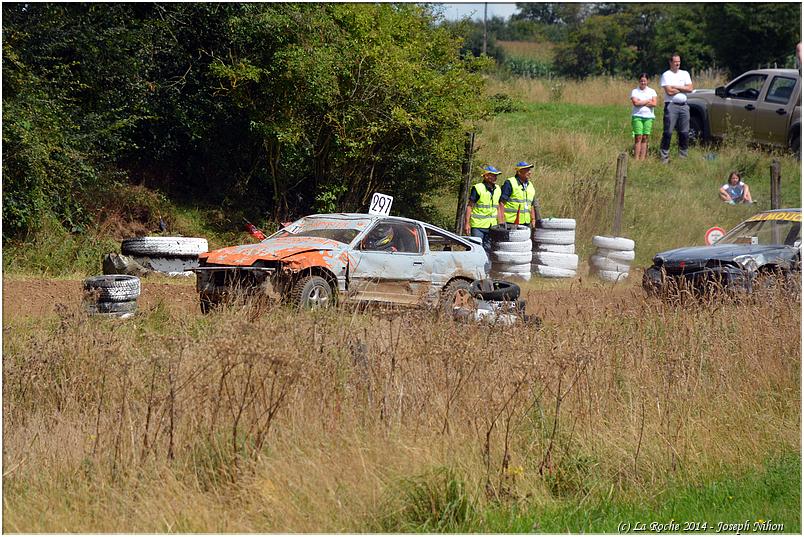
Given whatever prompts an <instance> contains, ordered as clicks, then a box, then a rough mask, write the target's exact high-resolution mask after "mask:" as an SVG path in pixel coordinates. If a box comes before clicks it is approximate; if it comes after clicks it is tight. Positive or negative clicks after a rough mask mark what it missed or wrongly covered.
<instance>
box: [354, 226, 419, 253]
mask: <svg viewBox="0 0 804 537" xmlns="http://www.w3.org/2000/svg"><path fill="white" fill-rule="evenodd" d="M359 249H360V250H365V251H370V252H389V253H395V252H400V253H407V254H420V253H421V252H422V237H421V231H420V230H419V226H417V225H416V224H412V223H408V222H396V221H393V220H380V221H379V222H377V224H376V225H375V226H374V227H373V228H371V230H370V231H369V232H368V233H367V234H366V236H365V237H364V238H363V240H362V241H360V245H359Z"/></svg>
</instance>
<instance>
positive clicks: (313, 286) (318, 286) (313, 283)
mask: <svg viewBox="0 0 804 537" xmlns="http://www.w3.org/2000/svg"><path fill="white" fill-rule="evenodd" d="M289 299H290V303H291V304H295V305H297V306H298V307H299V308H301V309H318V308H328V307H330V306H332V305H333V304H334V303H335V293H334V291H333V290H332V287H330V285H329V282H327V280H325V279H324V278H322V277H321V276H312V275H310V276H305V277H304V278H300V279H299V280H298V281H297V282H296V283H295V284H294V285H293V288H292V289H291V290H290V296H289Z"/></svg>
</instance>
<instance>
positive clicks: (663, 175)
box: [3, 79, 801, 533]
mask: <svg viewBox="0 0 804 537" xmlns="http://www.w3.org/2000/svg"><path fill="white" fill-rule="evenodd" d="M550 84H551V82H547V81H537V80H536V81H522V80H518V81H511V83H508V84H503V83H502V82H499V81H497V82H491V84H490V88H489V91H490V93H491V94H494V93H499V92H506V93H507V94H509V95H510V96H511V97H513V98H514V99H515V100H516V101H517V104H518V109H517V110H516V111H513V112H510V113H504V114H500V115H498V116H496V117H494V118H493V119H490V120H488V121H487V122H486V123H484V124H483V125H482V130H481V131H480V132H479V134H478V139H477V147H478V153H477V155H476V157H475V164H476V165H479V164H482V163H486V162H488V163H491V164H494V165H495V166H497V167H498V168H500V169H503V170H504V172H505V174H506V175H505V176H508V175H510V174H511V173H512V170H511V166H512V164H513V163H514V162H516V161H518V160H522V159H525V160H528V161H530V162H533V163H535V165H536V169H535V172H534V179H535V182H536V187H537V192H538V195H539V197H540V199H541V201H542V206H543V211H544V213H545V216H560V217H573V218H576V219H577V220H578V232H577V237H578V239H577V240H578V243H577V247H578V251H579V253H580V254H581V256H580V257H581V259H582V260H584V261H582V265H583V263H584V262H585V260H586V259H587V258H588V256H589V254H591V237H592V236H593V235H596V234H609V233H610V225H611V216H612V209H611V198H612V195H613V186H614V166H615V160H616V157H617V155H618V154H619V153H620V152H621V151H626V150H628V148H629V146H630V145H631V139H630V133H629V131H628V116H629V108H628V105H627V95H628V91H630V88H631V86H632V84H630V83H629V82H627V81H617V80H612V79H593V80H590V81H587V82H583V83H579V84H570V83H564V84H565V85H564V86H563V88H561V89H560V91H559V90H555V89H551V87H550ZM595 95H597V96H598V97H599V99H597V101H596V100H595V99H592V96H595ZM659 123H660V122H659ZM659 137H660V134H658V133H657V134H655V135H654V136H653V140H652V149H651V151H652V152H653V154H652V155H651V156H652V159H651V160H648V161H646V162H640V163H636V162H632V161H629V166H628V183H627V191H626V206H625V217H624V222H623V225H624V230H623V235H625V236H627V237H630V238H633V239H634V240H635V241H636V255H637V258H636V261H635V265H636V266H637V267H639V266H645V265H647V264H648V262H649V260H650V258H651V257H652V255H653V254H654V253H656V252H657V251H659V250H664V249H668V248H672V247H675V246H682V245H688V244H702V242H703V233H704V231H705V230H706V229H707V228H709V227H711V226H713V225H720V226H722V227H725V228H729V227H731V226H733V225H734V224H736V223H737V222H739V221H741V220H742V219H744V218H745V217H747V216H748V215H750V214H753V213H755V212H756V211H757V210H760V209H765V208H768V207H769V186H768V169H769V165H770V162H771V160H772V159H773V158H778V159H779V160H780V161H781V162H782V177H783V186H782V194H783V200H784V204H785V205H788V206H796V207H797V206H799V205H800V196H801V184H800V183H801V171H800V165H799V163H798V162H796V161H795V160H793V159H792V158H790V157H789V156H788V155H786V154H781V153H780V154H775V155H774V154H772V153H769V152H766V151H760V150H756V149H751V148H747V147H746V146H745V145H744V144H742V143H740V141H739V140H732V141H729V142H728V143H725V144H723V145H721V146H718V147H713V148H694V149H692V150H691V151H690V156H689V158H688V159H686V160H679V159H678V158H676V157H675V155H673V161H672V163H671V165H670V166H663V165H661V164H660V163H659V162H658V159H657V158H656V154H655V150H656V146H657V144H658V139H659ZM674 151H675V145H674ZM735 168H736V169H740V170H742V171H743V172H744V177H745V179H746V181H747V182H748V183H749V184H750V185H751V188H752V191H753V192H754V193H755V197H756V198H757V199H758V200H759V203H758V204H757V205H756V206H754V207H739V206H738V207H735V206H726V205H724V204H722V203H721V202H720V201H718V198H717V188H718V187H719V186H720V185H721V184H722V183H723V182H724V180H725V177H726V174H727V173H728V171H729V170H731V169H735ZM141 194H142V193H140V194H138V195H141ZM433 202H434V203H436V204H437V206H438V207H439V209H440V211H441V213H442V217H443V220H444V221H447V222H448V221H450V220H451V219H453V218H454V214H455V195H454V193H442V195H441V196H440V197H437V198H434V200H433ZM154 203H155V205H154V207H153V208H152V212H154V214H156V211H158V210H162V209H165V207H164V206H162V205H160V204H157V203H156V202H154ZM160 203H162V202H160ZM168 208H169V209H170V210H171V211H172V212H171V214H172V217H173V221H171V225H172V229H175V230H176V231H177V232H180V233H183V234H185V235H201V236H206V237H208V238H209V239H210V244H211V246H212V247H216V246H223V245H226V244H232V243H236V242H242V241H243V238H242V233H236V232H232V231H229V232H225V231H221V230H222V229H224V228H225V226H224V225H222V222H223V220H221V219H220V218H221V217H220V215H217V216H216V215H215V213H214V211H210V210H200V209H197V208H175V207H172V208H170V207H168ZM107 221H112V222H114V219H112V220H107ZM130 231H131V229H130V228H126V227H125V226H122V227H115V226H111V227H107V228H104V229H99V230H96V232H97V234H96V235H93V236H95V237H100V238H91V237H88V236H85V235H72V234H66V233H57V232H53V233H46V234H42V235H40V236H38V237H36V238H33V239H32V241H31V242H29V243H28V244H27V245H25V246H23V247H16V248H15V247H12V248H5V249H4V250H5V251H4V254H5V255H4V261H3V263H4V269H5V270H6V273H7V274H8V273H9V272H11V273H13V274H27V275H33V274H39V275H46V276H48V277H53V276H59V277H65V276H68V275H71V276H72V277H80V276H82V275H84V274H92V273H97V272H98V268H99V266H100V261H99V259H100V255H101V254H102V253H105V251H111V250H113V249H115V247H116V246H117V245H119V242H118V241H119V238H122V235H124V234H126V233H129V232H130ZM635 273H636V277H635V278H632V280H638V275H639V272H638V270H637V271H635ZM579 275H580V276H581V278H580V280H577V279H576V280H571V281H569V280H567V281H552V280H540V279H534V280H532V281H531V282H529V283H528V284H525V285H524V286H523V289H524V291H525V292H526V293H527V299H528V301H529V304H531V307H532V308H534V311H536V312H537V313H539V314H540V315H543V317H544V319H545V323H544V326H543V328H542V329H541V330H536V329H535V328H533V327H517V328H516V329H500V328H499V327H476V326H467V325H464V324H458V323H455V322H453V321H451V320H448V319H443V318H439V317H437V316H436V315H435V314H431V313H428V312H420V311H419V312H417V311H408V312H400V313H399V314H390V313H383V312H364V311H358V310H354V309H346V308H341V309H338V310H334V311H327V312H311V313H304V314H300V313H298V312H294V311H291V310H289V309H287V308H283V307H271V308H268V309H259V308H248V307H247V308H232V309H227V310H224V311H221V312H218V313H215V314H212V315H209V316H201V315H198V314H196V313H192V314H191V313H187V312H185V313H178V312H176V311H175V310H174V309H172V308H171V307H170V305H169V304H166V303H157V304H155V305H153V306H149V307H148V308H144V311H142V312H141V313H139V314H138V315H137V316H136V317H135V318H134V319H132V320H130V321H128V322H111V321H106V320H98V319H94V318H87V317H86V316H85V315H84V314H83V312H82V311H81V309H80V306H79V304H67V305H66V306H64V307H60V308H58V309H57V312H56V313H55V314H53V315H50V316H45V317H9V316H4V320H3V321H4V322H3V329H4V337H3V357H4V359H3V431H4V438H3V440H4V446H3V447H4V449H3V468H4V470H3V471H4V474H3V477H4V479H3V497H4V501H3V530H4V531H6V532H102V533H104V532H447V531H448V532H511V533H519V532H521V533H530V532H550V533H552V532H615V531H618V529H620V524H623V523H630V524H636V523H644V524H646V526H647V527H646V531H651V528H650V527H649V524H650V523H651V522H652V521H653V522H657V523H671V521H675V522H678V523H680V524H683V523H685V522H700V523H703V522H707V524H708V525H709V526H708V529H707V531H710V532H712V531H716V530H717V528H718V523H730V524H737V523H743V522H745V521H746V520H747V521H749V522H750V524H752V525H753V524H754V523H760V524H761V523H763V522H766V523H767V522H769V523H772V524H783V527H782V528H781V529H780V528H779V527H777V526H771V527H770V529H771V530H773V531H777V532H778V531H784V532H785V533H799V532H800V531H801V519H800V512H801V494H800V490H801V472H800V468H801V455H800V453H801V389H800V387H801V339H800V334H801V303H800V297H791V296H789V295H788V294H785V293H783V292H779V291H778V290H774V289H770V290H767V291H766V292H764V293H763V294H761V295H759V296H757V297H755V298H754V299H751V300H744V301H738V302H733V301H715V302H709V303H700V304H697V303H696V304H687V305H686V306H685V307H678V306H675V305H669V304H664V303H661V302H658V301H655V300H653V299H647V298H645V297H644V296H643V294H642V293H641V291H640V290H639V289H638V284H637V283H636V281H630V282H628V283H626V284H624V285H621V286H616V287H614V286H610V285H603V284H600V283H599V282H595V281H593V280H590V279H589V278H586V277H585V272H583V270H581V271H580V272H579ZM176 285H192V282H185V283H177V284H176ZM512 333H514V334H515V337H511V335H512ZM630 529H631V530H634V529H635V527H633V526H632V527H631V528H630ZM658 529H664V530H672V529H673V528H672V526H668V527H662V528H653V531H657V530H658ZM677 531H680V529H679V530H677ZM746 532H747V530H744V531H743V533H746ZM732 533H733V531H732Z"/></svg>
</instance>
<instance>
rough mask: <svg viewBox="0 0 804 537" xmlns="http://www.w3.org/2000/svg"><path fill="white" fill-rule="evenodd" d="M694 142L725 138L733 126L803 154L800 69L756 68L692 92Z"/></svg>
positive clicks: (759, 139) (760, 140)
mask: <svg viewBox="0 0 804 537" xmlns="http://www.w3.org/2000/svg"><path fill="white" fill-rule="evenodd" d="M687 103H688V104H689V106H690V142H691V143H696V142H705V141H707V140H710V139H719V138H723V137H724V135H725V134H726V133H727V132H728V131H729V129H731V128H733V127H738V128H740V130H742V132H744V133H745V134H746V135H748V137H749V140H750V141H752V142H754V143H757V144H760V145H766V146H774V147H783V148H790V150H792V151H793V152H794V153H796V155H797V156H798V158H801V75H800V74H799V72H798V71H797V70H795V69H756V70H753V71H748V72H746V73H743V74H742V75H740V76H739V77H737V78H735V79H734V80H732V81H731V82H729V83H728V84H726V85H725V86H720V87H718V88H717V89H714V90H695V91H693V92H692V93H690V94H688V95H687Z"/></svg>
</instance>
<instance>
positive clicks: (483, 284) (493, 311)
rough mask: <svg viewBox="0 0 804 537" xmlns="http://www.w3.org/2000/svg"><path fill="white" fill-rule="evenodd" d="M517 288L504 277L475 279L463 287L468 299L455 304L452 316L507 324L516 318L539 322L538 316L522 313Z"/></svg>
mask: <svg viewBox="0 0 804 537" xmlns="http://www.w3.org/2000/svg"><path fill="white" fill-rule="evenodd" d="M520 292H521V290H520V288H519V286H518V285H517V284H515V283H513V282H507V281H505V280H493V279H485V280H475V281H473V282H472V283H471V285H469V288H468V289H467V293H468V295H469V296H470V297H471V298H470V301H471V303H469V302H463V303H462V304H460V305H456V306H455V307H454V308H453V310H452V314H453V317H454V318H455V319H456V320H461V321H474V322H484V323H492V324H498V325H504V326H511V325H514V324H517V323H519V322H525V323H528V324H531V325H538V326H541V319H539V318H538V317H536V316H534V315H527V314H526V313H525V306H526V304H525V301H524V300H520Z"/></svg>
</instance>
